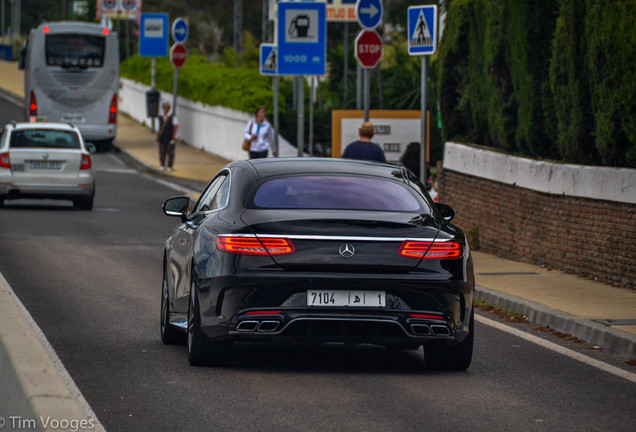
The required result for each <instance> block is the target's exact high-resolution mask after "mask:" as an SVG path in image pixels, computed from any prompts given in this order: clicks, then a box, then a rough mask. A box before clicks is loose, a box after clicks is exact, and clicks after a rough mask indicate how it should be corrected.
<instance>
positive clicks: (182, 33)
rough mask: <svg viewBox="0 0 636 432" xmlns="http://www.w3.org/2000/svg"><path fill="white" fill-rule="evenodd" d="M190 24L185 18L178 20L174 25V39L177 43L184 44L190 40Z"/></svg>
mask: <svg viewBox="0 0 636 432" xmlns="http://www.w3.org/2000/svg"><path fill="white" fill-rule="evenodd" d="M188 32H189V29H188V23H187V22H186V20H185V19H183V18H177V19H176V20H174V22H173V23H172V39H174V41H175V42H176V43H180V44H183V43H185V41H186V40H188Z"/></svg>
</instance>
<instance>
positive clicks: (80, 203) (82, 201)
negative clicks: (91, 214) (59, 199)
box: [73, 191, 95, 210]
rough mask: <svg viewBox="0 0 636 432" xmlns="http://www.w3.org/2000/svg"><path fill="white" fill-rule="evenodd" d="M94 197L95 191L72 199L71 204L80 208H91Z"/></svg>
mask: <svg viewBox="0 0 636 432" xmlns="http://www.w3.org/2000/svg"><path fill="white" fill-rule="evenodd" d="M94 199H95V192H94V191H93V193H92V194H91V196H88V197H82V198H75V199H73V205H74V206H75V207H77V208H78V209H80V210H93V201H94Z"/></svg>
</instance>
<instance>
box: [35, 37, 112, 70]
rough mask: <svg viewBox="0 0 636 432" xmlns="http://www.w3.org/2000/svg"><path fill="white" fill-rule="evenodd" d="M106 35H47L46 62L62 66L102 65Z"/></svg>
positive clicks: (50, 64)
mask: <svg viewBox="0 0 636 432" xmlns="http://www.w3.org/2000/svg"><path fill="white" fill-rule="evenodd" d="M104 46H105V44H104V37H102V36H93V35H86V34H71V33H68V34H50V35H47V36H46V64H47V66H61V67H65V68H66V67H81V68H88V67H102V65H103V64H104Z"/></svg>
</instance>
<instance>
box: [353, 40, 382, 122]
mask: <svg viewBox="0 0 636 432" xmlns="http://www.w3.org/2000/svg"><path fill="white" fill-rule="evenodd" d="M355 52H356V58H357V59H358V62H359V63H360V66H362V68H364V78H363V79H364V121H369V110H370V105H371V102H370V100H371V88H370V87H371V84H370V82H369V69H373V68H374V67H376V66H377V65H378V63H379V62H380V59H381V58H382V39H380V36H378V34H377V33H376V31H375V30H363V31H361V32H360V34H359V35H358V37H357V38H356V44H355Z"/></svg>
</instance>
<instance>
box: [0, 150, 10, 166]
mask: <svg viewBox="0 0 636 432" xmlns="http://www.w3.org/2000/svg"><path fill="white" fill-rule="evenodd" d="M0 168H6V169H11V159H10V158H9V153H0Z"/></svg>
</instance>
